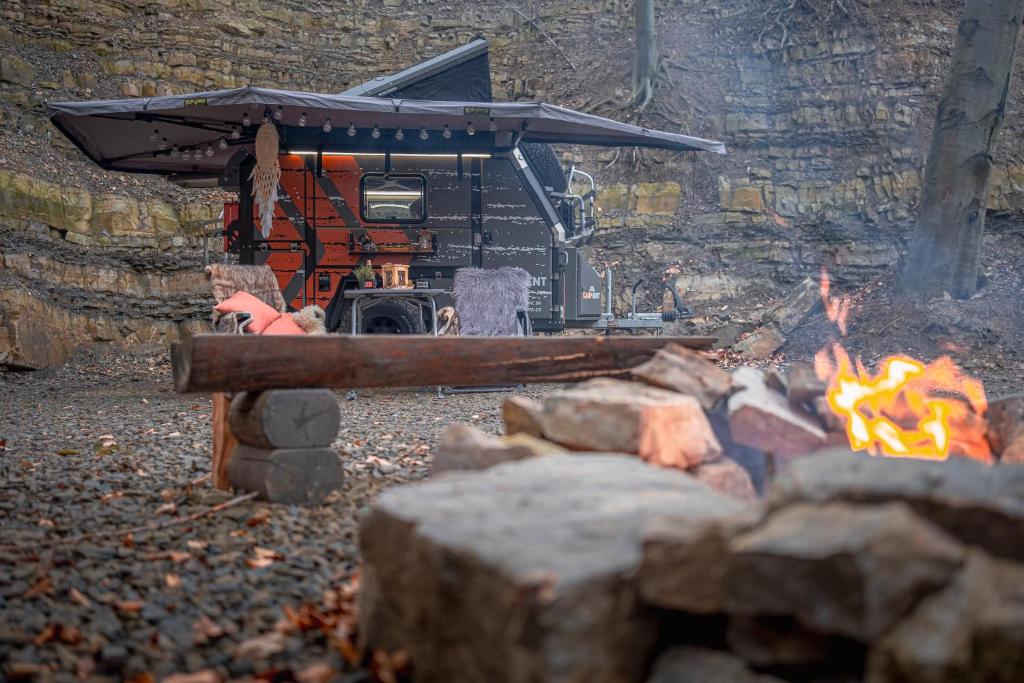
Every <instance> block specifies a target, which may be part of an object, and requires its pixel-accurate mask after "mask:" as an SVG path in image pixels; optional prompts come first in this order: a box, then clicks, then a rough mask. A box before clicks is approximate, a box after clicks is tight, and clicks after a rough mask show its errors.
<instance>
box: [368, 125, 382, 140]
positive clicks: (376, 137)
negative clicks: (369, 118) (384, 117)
mask: <svg viewBox="0 0 1024 683" xmlns="http://www.w3.org/2000/svg"><path fill="white" fill-rule="evenodd" d="M370 137H371V138H373V139H374V140H379V139H380V128H378V127H377V124H373V130H371V131H370Z"/></svg>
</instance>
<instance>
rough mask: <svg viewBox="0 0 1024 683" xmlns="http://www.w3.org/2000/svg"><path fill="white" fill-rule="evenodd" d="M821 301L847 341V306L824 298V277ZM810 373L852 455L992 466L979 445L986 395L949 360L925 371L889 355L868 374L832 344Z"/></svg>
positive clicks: (929, 365) (828, 296) (844, 300)
mask: <svg viewBox="0 0 1024 683" xmlns="http://www.w3.org/2000/svg"><path fill="white" fill-rule="evenodd" d="M821 298H822V304H823V306H824V309H825V313H826V314H827V315H828V318H829V320H831V321H832V322H833V323H835V324H836V327H837V328H838V330H839V333H840V335H842V336H846V331H847V326H846V319H847V315H848V314H849V311H850V299H849V297H847V296H845V295H844V296H841V297H838V298H835V297H832V296H831V294H830V281H829V276H828V272H827V271H824V270H823V271H822V274H821ZM814 367H815V372H816V373H817V375H818V377H819V378H820V379H821V380H823V381H825V382H827V383H828V389H827V390H826V392H825V397H826V400H827V403H828V407H829V409H830V410H831V411H832V412H833V413H834V414H835V415H837V416H838V417H839V418H840V419H842V420H843V422H844V425H845V430H846V435H847V439H848V440H849V445H850V448H851V449H853V450H855V451H867V452H869V453H870V454H871V455H884V456H889V457H898V458H903V457H906V458H924V459H932V460H944V459H946V458H947V457H949V456H950V455H951V454H953V455H960V456H965V457H969V458H973V459H975V460H980V461H982V462H985V463H989V464H991V463H992V462H993V457H992V451H991V449H990V447H989V444H988V441H987V440H986V437H985V432H986V421H985V412H986V411H987V409H988V401H987V400H986V398H985V388H984V386H983V385H982V383H981V382H980V381H978V380H977V379H974V378H972V377H969V376H967V375H966V374H964V372H963V371H962V370H961V369H960V368H959V367H957V365H956V363H954V362H953V359H952V358H949V357H948V356H943V357H941V358H938V359H936V360H935V361H933V362H931V363H927V364H926V363H922V362H921V361H919V360H916V359H914V358H911V357H909V356H904V355H894V356H889V357H888V358H886V359H884V360H883V361H882V362H881V363H880V365H879V369H878V372H877V373H875V374H872V373H871V372H870V371H868V369H867V368H865V367H864V364H863V363H862V362H861V361H860V359H859V358H857V359H856V360H854V361H851V359H850V354H849V353H848V352H847V351H846V349H845V348H844V347H843V346H842V344H840V343H838V342H833V343H831V344H829V345H828V346H826V347H825V348H823V349H822V350H821V351H819V352H818V354H817V355H816V356H815V359H814Z"/></svg>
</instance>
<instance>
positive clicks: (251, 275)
mask: <svg viewBox="0 0 1024 683" xmlns="http://www.w3.org/2000/svg"><path fill="white" fill-rule="evenodd" d="M206 277H207V278H208V279H209V280H210V287H211V289H213V298H214V299H215V300H216V301H217V303H220V302H222V301H224V300H225V299H227V298H229V297H230V296H231V295H232V294H234V293H235V292H249V293H250V294H252V295H253V296H254V297H256V298H257V299H259V300H260V301H262V302H263V303H265V304H267V305H268V306H270V307H271V308H273V309H274V310H275V311H281V312H283V311H284V297H283V296H281V288H280V286H279V285H278V284H277V276H276V275H274V271H272V270H271V269H270V266H241V265H236V264H232V263H212V264H210V265H208V266H206Z"/></svg>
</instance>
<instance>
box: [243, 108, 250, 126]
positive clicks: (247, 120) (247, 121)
mask: <svg viewBox="0 0 1024 683" xmlns="http://www.w3.org/2000/svg"><path fill="white" fill-rule="evenodd" d="M242 125H243V126H245V127H246V128H248V127H249V126H251V125H252V119H250V118H249V112H245V115H244V116H243V117H242Z"/></svg>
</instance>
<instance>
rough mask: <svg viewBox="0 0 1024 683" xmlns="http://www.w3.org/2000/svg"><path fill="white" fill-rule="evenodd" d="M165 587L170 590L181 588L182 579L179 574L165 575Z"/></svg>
mask: <svg viewBox="0 0 1024 683" xmlns="http://www.w3.org/2000/svg"><path fill="white" fill-rule="evenodd" d="M164 585H165V586H167V587H168V588H172V589H173V588H181V577H180V576H178V575H177V574H164Z"/></svg>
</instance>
